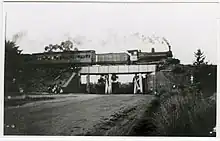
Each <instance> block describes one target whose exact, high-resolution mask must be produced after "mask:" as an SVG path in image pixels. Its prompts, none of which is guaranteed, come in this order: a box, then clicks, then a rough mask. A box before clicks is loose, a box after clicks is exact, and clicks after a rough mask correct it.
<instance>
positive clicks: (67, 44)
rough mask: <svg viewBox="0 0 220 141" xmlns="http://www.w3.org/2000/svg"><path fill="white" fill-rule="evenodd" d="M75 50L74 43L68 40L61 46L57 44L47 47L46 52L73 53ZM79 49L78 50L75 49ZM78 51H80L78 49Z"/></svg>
mask: <svg viewBox="0 0 220 141" xmlns="http://www.w3.org/2000/svg"><path fill="white" fill-rule="evenodd" d="M72 49H73V42H71V41H70V40H66V41H64V42H61V43H60V44H59V45H58V44H55V45H52V44H49V45H48V46H45V48H44V51H45V52H55V51H71V50H72ZM75 49H77V48H75ZM77 50H78V49H77Z"/></svg>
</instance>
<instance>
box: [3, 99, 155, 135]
mask: <svg viewBox="0 0 220 141" xmlns="http://www.w3.org/2000/svg"><path fill="white" fill-rule="evenodd" d="M152 99H153V96H152V95H74V96H72V97H66V98H60V99H55V100H48V101H39V102H35V103H28V104H25V105H23V106H19V107H10V108H6V109H5V111H4V134H5V135H69V136H70V135H126V134H127V133H128V132H129V130H130V128H131V127H132V125H133V124H134V123H135V121H136V120H138V118H140V116H141V115H142V114H143V112H144V111H145V110H146V108H147V106H148V104H149V103H150V101H151V100H152Z"/></svg>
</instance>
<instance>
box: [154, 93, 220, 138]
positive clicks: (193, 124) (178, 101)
mask: <svg viewBox="0 0 220 141" xmlns="http://www.w3.org/2000/svg"><path fill="white" fill-rule="evenodd" d="M197 95H198V94H196V92H191V93H188V94H187V95H185V96H184V95H173V96H171V97H169V98H167V99H166V100H163V101H162V100H161V103H160V107H159V109H158V111H157V112H156V113H154V117H155V118H154V119H155V120H154V122H155V125H157V133H158V134H160V135H169V136H208V135H209V131H211V130H212V128H213V127H215V124H216V100H213V98H212V99H210V98H207V99H203V98H202V97H198V96H197Z"/></svg>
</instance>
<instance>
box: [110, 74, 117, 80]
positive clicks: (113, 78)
mask: <svg viewBox="0 0 220 141" xmlns="http://www.w3.org/2000/svg"><path fill="white" fill-rule="evenodd" d="M111 79H112V81H113V82H115V81H116V80H117V79H118V76H117V75H116V74H112V77H111Z"/></svg>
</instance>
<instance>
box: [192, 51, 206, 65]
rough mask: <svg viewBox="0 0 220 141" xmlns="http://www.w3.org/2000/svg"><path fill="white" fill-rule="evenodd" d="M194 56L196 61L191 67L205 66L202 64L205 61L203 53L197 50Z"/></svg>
mask: <svg viewBox="0 0 220 141" xmlns="http://www.w3.org/2000/svg"><path fill="white" fill-rule="evenodd" d="M194 54H195V57H196V61H195V62H194V63H193V65H196V66H200V65H202V64H207V63H206V62H204V60H205V55H204V52H202V51H201V50H200V49H198V50H197V52H195V53H194Z"/></svg>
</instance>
